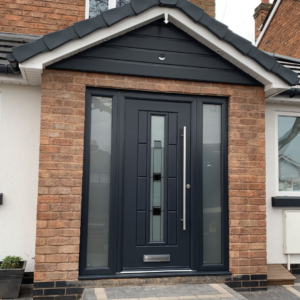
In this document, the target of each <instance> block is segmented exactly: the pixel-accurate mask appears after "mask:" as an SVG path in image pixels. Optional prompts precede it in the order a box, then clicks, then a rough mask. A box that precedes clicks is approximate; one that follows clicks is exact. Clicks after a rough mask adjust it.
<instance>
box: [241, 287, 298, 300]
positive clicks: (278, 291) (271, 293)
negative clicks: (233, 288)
mask: <svg viewBox="0 0 300 300" xmlns="http://www.w3.org/2000/svg"><path fill="white" fill-rule="evenodd" d="M293 288H295V287H294V286H293ZM240 294H241V295H243V296H244V297H245V298H247V299H260V300H267V299H268V300H270V299H276V300H278V299H300V298H299V297H298V296H297V295H295V294H293V293H292V292H290V291H288V290H287V289H286V288H285V287H284V286H281V285H269V286H268V290H267V291H261V292H243V293H240Z"/></svg>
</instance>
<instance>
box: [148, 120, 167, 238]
mask: <svg viewBox="0 0 300 300" xmlns="http://www.w3.org/2000/svg"><path fill="white" fill-rule="evenodd" d="M164 148H165V117H163V116H152V117H151V174H150V180H151V182H150V188H151V191H150V242H162V241H163V232H164V228H163V225H164V223H163V215H164V189H163V187H164Z"/></svg>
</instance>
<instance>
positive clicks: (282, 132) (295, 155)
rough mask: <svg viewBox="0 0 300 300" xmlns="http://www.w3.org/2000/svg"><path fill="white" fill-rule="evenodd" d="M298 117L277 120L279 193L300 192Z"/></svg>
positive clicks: (299, 123) (285, 117)
mask: <svg viewBox="0 0 300 300" xmlns="http://www.w3.org/2000/svg"><path fill="white" fill-rule="evenodd" d="M299 132H300V117H288V116H279V118H278V164H279V191H286V192H299V191H300V134H299Z"/></svg>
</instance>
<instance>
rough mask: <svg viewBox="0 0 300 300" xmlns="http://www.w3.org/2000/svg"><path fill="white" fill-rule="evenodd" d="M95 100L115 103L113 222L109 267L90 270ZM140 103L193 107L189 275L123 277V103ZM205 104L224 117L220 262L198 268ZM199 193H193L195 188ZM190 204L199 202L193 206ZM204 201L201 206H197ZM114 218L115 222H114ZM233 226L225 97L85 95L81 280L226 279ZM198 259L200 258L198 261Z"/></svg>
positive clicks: (94, 92) (111, 92)
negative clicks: (91, 165) (90, 172)
mask: <svg viewBox="0 0 300 300" xmlns="http://www.w3.org/2000/svg"><path fill="white" fill-rule="evenodd" d="M92 97H110V98H112V99H113V106H112V107H113V108H112V109H113V114H112V152H111V182H114V183H115V184H114V185H111V189H110V190H111V199H110V221H109V226H110V227H109V248H110V251H109V264H108V265H109V266H108V267H106V268H87V266H86V254H87V230H88V228H87V227H88V197H89V195H88V194H89V162H90V134H91V109H90V107H91V100H92ZM125 97H128V98H130V99H136V100H141V101H142V100H150V101H165V102H184V103H190V104H191V118H192V119H191V183H190V184H191V186H192V188H191V190H190V192H191V224H195V225H194V226H191V269H192V270H194V271H191V272H168V273H165V272H161V273H160V272H157V273H154V272H153V273H126V274H124V273H121V271H122V238H123V237H122V224H123V217H122V215H123V203H122V202H123V201H122V198H123V197H122V196H123V173H124V159H125V157H124V147H125V140H124V139H125V129H124V127H125V126H124V124H125V105H126V104H125V102H126V98H125ZM203 104H218V105H221V111H222V121H221V124H222V139H221V142H222V144H221V147H222V159H221V161H222V180H221V183H222V195H223V197H222V223H221V224H222V228H223V231H222V261H223V264H218V265H205V266H203V265H200V262H201V261H203V252H202V247H201V245H202V242H201V241H203V228H202V223H201V222H199V219H201V218H197V216H199V215H200V214H201V215H202V213H203V212H202V205H201V204H202V196H201V185H200V184H197V182H196V180H197V178H198V180H199V181H200V182H202V159H199V158H202V155H197V153H200V154H201V153H202V131H203V130H202V129H203V122H201V121H202V120H203V119H202V118H199V117H198V118H197V115H199V116H201V115H202V114H203ZM193 187H195V188H193ZM192 199H195V200H194V201H193V200H192ZM196 199H200V201H196ZM112 216H116V217H114V218H112ZM228 229H229V224H228V99H227V98H224V97H211V96H198V95H184V94H169V93H168V94H167V93H155V92H139V91H128V90H114V89H102V88H88V87H87V89H86V103H85V132H84V159H83V179H82V217H81V234H80V255H79V279H96V278H130V277H131V278H134V277H135V278H136V277H161V276H195V275H227V274H231V272H229V235H228V233H229V230H228ZM197 253H198V254H199V255H197Z"/></svg>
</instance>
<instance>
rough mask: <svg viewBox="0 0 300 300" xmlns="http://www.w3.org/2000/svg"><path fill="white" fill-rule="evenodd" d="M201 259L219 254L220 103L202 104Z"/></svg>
mask: <svg viewBox="0 0 300 300" xmlns="http://www.w3.org/2000/svg"><path fill="white" fill-rule="evenodd" d="M202 159H203V263H204V264H220V263H222V258H221V250H222V248H221V239H222V228H221V213H222V206H221V106H220V105H211V104H204V105H203V158H202Z"/></svg>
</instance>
